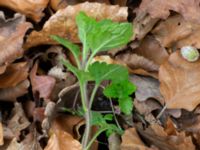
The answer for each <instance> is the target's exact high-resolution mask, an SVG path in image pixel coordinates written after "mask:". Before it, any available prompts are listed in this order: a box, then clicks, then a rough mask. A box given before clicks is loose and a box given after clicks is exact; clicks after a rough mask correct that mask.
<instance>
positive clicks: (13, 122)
mask: <svg viewBox="0 0 200 150" xmlns="http://www.w3.org/2000/svg"><path fill="white" fill-rule="evenodd" d="M29 125H30V122H29V121H28V119H27V118H26V116H25V113H24V110H23V108H22V105H21V104H20V103H18V102H15V103H14V108H13V110H12V113H11V119H10V120H8V128H10V129H11V130H12V132H13V133H14V135H15V137H16V138H17V139H18V138H19V136H20V132H21V131H22V130H23V129H25V128H27V127H28V126H29Z"/></svg>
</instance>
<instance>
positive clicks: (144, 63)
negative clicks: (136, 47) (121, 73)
mask: <svg viewBox="0 0 200 150" xmlns="http://www.w3.org/2000/svg"><path fill="white" fill-rule="evenodd" d="M115 59H116V61H118V62H120V63H121V64H126V65H127V66H128V68H129V70H130V71H131V72H132V73H135V74H140V75H150V76H152V77H155V78H157V72H158V69H159V65H157V64H155V63H154V62H153V61H151V60H148V59H146V58H145V57H143V56H139V55H137V54H134V53H129V52H128V53H123V54H120V55H117V56H116V58H115Z"/></svg>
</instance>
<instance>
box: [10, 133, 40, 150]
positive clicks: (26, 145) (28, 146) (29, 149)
mask: <svg viewBox="0 0 200 150" xmlns="http://www.w3.org/2000/svg"><path fill="white" fill-rule="evenodd" d="M7 150H42V148H41V146H40V144H39V142H38V140H37V139H36V137H35V136H34V135H33V133H29V134H28V135H27V136H26V137H25V139H24V140H23V141H21V142H20V143H19V142H18V141H17V139H16V138H13V140H12V141H11V142H10V144H9V146H8V148H7Z"/></svg>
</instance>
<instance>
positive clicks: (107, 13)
mask: <svg viewBox="0 0 200 150" xmlns="http://www.w3.org/2000/svg"><path fill="white" fill-rule="evenodd" d="M97 10H98V11H97ZM79 11H84V12H85V13H86V14H88V15H89V16H91V17H94V18H96V19H97V20H101V19H111V20H113V21H117V22H122V21H126V19H127V16H128V12H127V7H119V6H111V5H106V4H100V3H89V2H85V3H81V4H77V5H74V6H68V7H66V8H65V9H61V10H59V11H57V12H56V13H55V14H54V15H53V16H51V17H50V19H49V20H48V21H47V22H46V23H45V24H44V26H43V29H42V30H41V31H39V32H37V31H33V32H32V33H31V34H30V35H29V37H28V39H27V41H26V43H25V45H24V48H25V49H28V48H30V47H33V46H37V45H42V44H56V42H55V41H54V40H52V39H51V38H50V35H58V36H61V37H64V38H67V39H68V40H70V41H72V42H80V40H79V38H78V36H77V26H76V23H75V16H76V15H77V14H78V13H79Z"/></svg>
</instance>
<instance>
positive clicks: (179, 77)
mask: <svg viewBox="0 0 200 150" xmlns="http://www.w3.org/2000/svg"><path fill="white" fill-rule="evenodd" d="M199 67H200V60H198V61H196V62H194V63H190V62H188V61H186V60H185V59H184V58H182V57H181V55H180V51H176V52H174V53H172V54H171V55H170V57H169V59H168V61H166V62H165V63H164V64H162V65H161V66H160V69H159V80H160V83H161V84H160V91H161V94H162V95H163V97H164V99H165V103H166V106H167V108H169V109H179V108H180V109H181V108H182V109H186V110H188V111H192V110H193V109H194V108H195V107H196V106H197V105H198V104H199V103H200V95H199V93H200V71H199Z"/></svg>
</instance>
